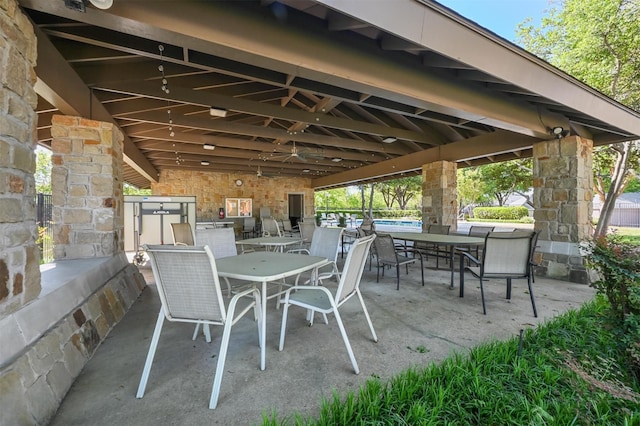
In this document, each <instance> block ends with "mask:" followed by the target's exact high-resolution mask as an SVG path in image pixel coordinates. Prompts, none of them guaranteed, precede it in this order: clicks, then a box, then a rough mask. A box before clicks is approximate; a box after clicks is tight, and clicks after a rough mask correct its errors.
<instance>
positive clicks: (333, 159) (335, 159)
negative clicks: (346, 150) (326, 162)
mask: <svg viewBox="0 0 640 426" xmlns="http://www.w3.org/2000/svg"><path fill="white" fill-rule="evenodd" d="M331 161H333V162H334V163H339V162H341V161H342V158H340V157H334V158H332V159H331Z"/></svg>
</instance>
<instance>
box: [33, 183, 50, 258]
mask: <svg viewBox="0 0 640 426" xmlns="http://www.w3.org/2000/svg"><path fill="white" fill-rule="evenodd" d="M52 210H53V203H52V200H51V194H36V223H37V225H38V240H37V243H38V245H39V246H40V255H41V256H40V261H41V263H50V262H52V261H53V222H52V220H51V217H52Z"/></svg>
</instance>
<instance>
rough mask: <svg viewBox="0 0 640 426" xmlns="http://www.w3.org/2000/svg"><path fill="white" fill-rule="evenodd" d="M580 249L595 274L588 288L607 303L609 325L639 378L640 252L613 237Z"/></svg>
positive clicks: (599, 240) (586, 244)
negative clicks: (602, 297)
mask: <svg viewBox="0 0 640 426" xmlns="http://www.w3.org/2000/svg"><path fill="white" fill-rule="evenodd" d="M582 248H583V250H584V252H585V263H586V266H587V267H589V268H592V269H593V270H594V271H596V272H597V274H598V279H597V280H596V281H594V282H592V283H591V286H592V287H594V288H595V289H596V291H597V292H598V294H602V295H604V296H606V298H607V300H608V301H609V305H610V313H611V315H610V317H611V326H612V328H613V330H614V331H615V332H616V333H617V334H618V335H619V342H620V343H621V345H622V350H623V351H625V352H626V354H627V356H628V359H629V365H630V368H631V370H632V372H633V373H634V374H635V376H636V377H637V378H638V379H640V343H639V342H640V251H639V250H638V247H636V246H634V245H632V244H629V243H625V242H623V241H622V239H621V238H620V237H619V236H618V235H615V234H610V235H607V236H600V237H596V238H594V239H592V240H590V241H587V242H585V243H583V245H582Z"/></svg>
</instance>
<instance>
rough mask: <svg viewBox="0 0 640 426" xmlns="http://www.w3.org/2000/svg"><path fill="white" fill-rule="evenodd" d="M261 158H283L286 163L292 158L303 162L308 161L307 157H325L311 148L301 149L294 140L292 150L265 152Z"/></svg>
mask: <svg viewBox="0 0 640 426" xmlns="http://www.w3.org/2000/svg"><path fill="white" fill-rule="evenodd" d="M260 158H261V159H262V160H282V162H283V163H286V162H287V161H290V160H298V161H302V162H303V163H306V162H307V159H309V158H318V159H319V158H324V155H322V154H321V153H319V152H317V151H314V150H310V149H304V148H302V149H300V148H298V147H297V146H296V143H295V141H294V142H293V145H292V146H291V151H290V152H289V153H286V152H283V153H278V152H276V153H273V152H270V153H263V154H261V155H260Z"/></svg>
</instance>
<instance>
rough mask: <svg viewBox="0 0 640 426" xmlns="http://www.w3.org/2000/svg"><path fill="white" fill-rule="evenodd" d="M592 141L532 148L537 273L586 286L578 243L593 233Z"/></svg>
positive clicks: (573, 138)
mask: <svg viewBox="0 0 640 426" xmlns="http://www.w3.org/2000/svg"><path fill="white" fill-rule="evenodd" d="M592 155H593V142H592V141H591V140H588V139H583V138H580V137H578V136H571V137H567V138H562V139H554V140H550V141H544V142H539V143H536V144H535V145H534V146H533V202H534V207H535V212H534V218H535V229H536V230H537V231H539V232H540V237H539V241H540V242H539V248H538V252H539V253H541V254H542V259H539V260H541V261H542V263H541V267H539V268H537V270H536V272H537V273H538V274H542V275H546V276H548V277H551V278H558V279H563V280H569V281H572V282H578V283H588V282H589V280H588V274H587V271H586V269H585V267H584V266H583V261H582V257H581V255H580V250H579V244H580V242H581V241H584V240H585V239H588V238H590V237H591V236H592V234H593V225H592V222H591V220H592V211H593V204H592V199H593V172H592V161H593V157H592Z"/></svg>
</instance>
